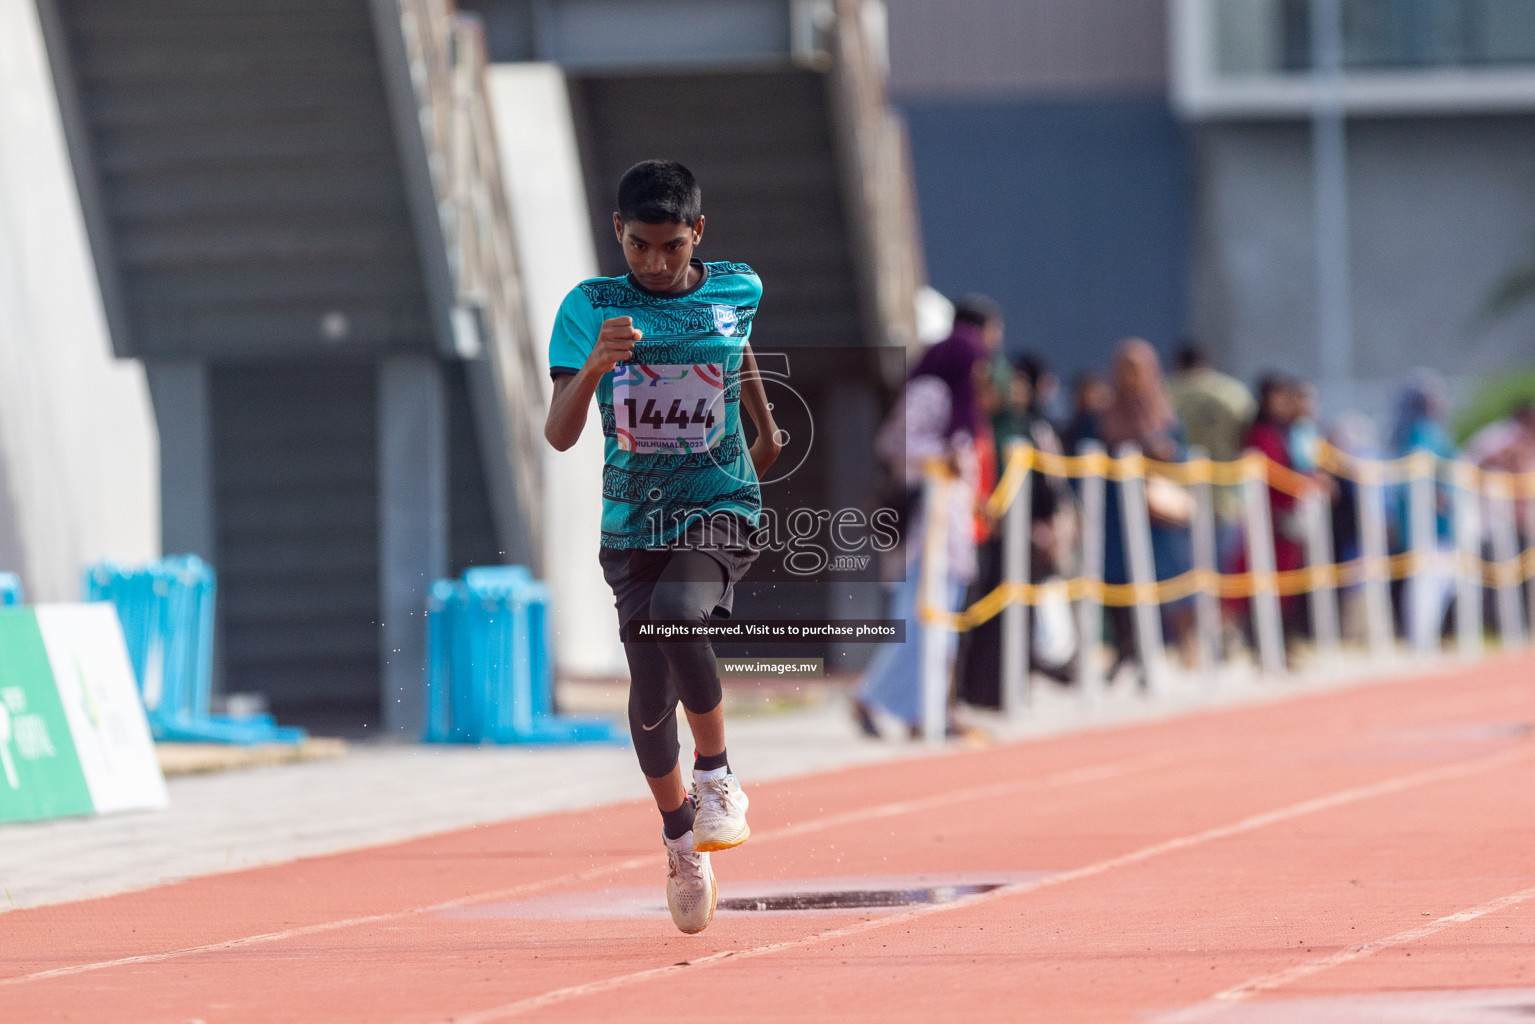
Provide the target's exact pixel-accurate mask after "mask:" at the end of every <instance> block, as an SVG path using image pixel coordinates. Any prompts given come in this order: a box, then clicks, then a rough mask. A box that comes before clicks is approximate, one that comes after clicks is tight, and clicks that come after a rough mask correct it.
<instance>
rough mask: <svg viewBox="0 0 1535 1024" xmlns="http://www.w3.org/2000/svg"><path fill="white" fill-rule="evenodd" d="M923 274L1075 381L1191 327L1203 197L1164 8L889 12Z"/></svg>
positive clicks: (1005, 4)
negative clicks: (1193, 247)
mask: <svg viewBox="0 0 1535 1024" xmlns="http://www.w3.org/2000/svg"><path fill="white" fill-rule="evenodd" d="M886 2H887V6H888V11H889V22H890V87H891V91H892V93H893V95H894V96H895V98H896V101H897V103H898V104H899V106H900V107H901V109H902V110H903V111H904V112H905V114H906V119H907V125H908V128H909V131H910V138H911V152H912V162H913V165H914V168H915V172H916V179H917V195H918V201H919V204H920V207H921V214H922V232H923V238H924V242H925V247H926V256H927V267H928V275H929V278H930V282H931V283H932V285H933V286H934V287H935V288H937V289H938V290H940V291H942V292H944V293H945V294H947V295H949V296H951V297H958V296H959V295H961V294H963V293H965V292H970V291H983V292H985V293H987V294H989V295H991V296H992V297H994V298H995V299H997V300H998V301H999V302H1000V303H1001V304H1002V305H1003V308H1004V309H1005V310H1006V312H1007V316H1008V325H1009V328H1008V346H1009V348H1010V349H1013V350H1015V351H1018V350H1031V351H1035V352H1039V353H1042V354H1044V355H1045V356H1046V358H1047V359H1049V360H1050V362H1051V363H1052V364H1053V365H1054V367H1055V369H1057V370H1058V371H1060V372H1063V373H1066V374H1068V375H1070V374H1074V373H1076V372H1078V371H1080V370H1083V369H1086V368H1089V367H1101V366H1103V365H1104V364H1105V363H1106V362H1107V360H1108V358H1109V355H1110V353H1111V352H1112V350H1113V348H1114V346H1115V345H1116V344H1117V343H1118V341H1119V339H1121V338H1123V337H1125V336H1126V335H1131V334H1138V335H1142V336H1144V337H1147V338H1148V339H1150V340H1151V341H1152V343H1153V344H1155V345H1157V346H1158V347H1159V348H1161V349H1162V350H1163V351H1164V352H1170V351H1171V349H1172V348H1173V346H1174V345H1175V343H1176V340H1177V338H1178V336H1179V335H1180V334H1182V333H1183V332H1184V330H1185V328H1186V326H1187V314H1186V304H1187V296H1188V281H1187V274H1188V266H1189V263H1190V245H1189V237H1190V231H1189V226H1190V223H1191V220H1192V212H1191V209H1192V196H1191V194H1190V185H1189V182H1190V175H1189V169H1188V151H1187V143H1186V140H1185V137H1184V129H1183V126H1182V125H1181V124H1180V123H1179V122H1178V121H1177V119H1176V118H1175V117H1174V116H1173V114H1172V111H1171V110H1170V109H1169V106H1168V99H1167V53H1168V46H1167V10H1166V0H1071V2H1065V0H942V2H938V0H886Z"/></svg>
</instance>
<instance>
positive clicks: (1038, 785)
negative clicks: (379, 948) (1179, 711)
mask: <svg viewBox="0 0 1535 1024" xmlns="http://www.w3.org/2000/svg"><path fill="white" fill-rule="evenodd" d="M1187 759H1188V758H1177V757H1174V756H1172V755H1168V754H1152V755H1149V756H1141V757H1135V758H1128V759H1125V760H1122V761H1108V762H1104V763H1102V764H1097V765H1089V766H1087V767H1084V768H1075V769H1072V770H1070V771H1065V772H1058V773H1056V774H1054V775H1047V776H1044V777H1042V778H1033V779H1019V780H1015V781H1012V782H996V783H990V784H988V785H982V786H972V787H970V788H968V789H959V790H952V791H949V792H944V793H938V794H934V795H933V796H930V797H919V798H916V799H912V800H898V801H893V802H891V803H886V804H880V805H878V806H876V807H866V808H862V809H860V810H856V811H847V812H843V813H840V814H829V815H826V816H825V817H821V818H813V819H811V820H809V821H803V822H798V823H793V824H789V825H785V826H783V827H782V828H776V829H769V830H767V831H764V832H758V833H755V834H753V836H752V842H753V843H764V842H773V841H775V840H779V839H792V838H795V837H797V836H803V835H809V834H811V833H814V832H822V831H825V830H827V829H832V828H838V827H841V826H844V825H850V824H856V823H858V822H863V821H873V820H878V819H880V818H890V817H896V816H899V815H903V814H911V813H914V812H918V811H924V810H929V809H932V808H936V807H942V806H946V805H949V804H953V803H958V802H965V801H974V800H986V799H992V798H995V797H998V796H1007V795H1010V794H1014V793H1022V792H1028V791H1029V790H1032V789H1056V788H1059V787H1062V786H1071V785H1078V784H1081V783H1086V782H1100V781H1103V780H1106V779H1113V778H1118V777H1121V776H1124V775H1128V774H1131V773H1132V772H1138V771H1144V770H1146V769H1148V768H1157V767H1162V766H1165V765H1167V764H1172V763H1176V762H1177V761H1179V760H1187ZM656 864H658V858H657V856H656V855H651V854H646V855H644V856H639V857H630V858H628V859H626V860H621V861H618V862H616V863H613V864H602V865H598V866H596V867H591V868H587V869H585V870H583V871H576V872H571V873H568V874H564V875H559V876H556V877H554V878H547V879H543V880H541V881H537V882H525V883H523V884H522V885H515V886H512V887H510V888H507V889H497V890H494V891H492V892H482V893H474V894H472V895H469V896H460V897H457V898H456V899H451V900H446V901H443V902H441V903H433V904H430V905H429V906H424V907H410V908H408V909H405V910H391V911H388V912H386V913H381V914H368V915H365V916H361V917H348V918H342V919H340V920H336V921H321V922H317V923H315V924H311V925H302V926H300V927H298V928H287V929H283V930H282V931H275V932H262V933H260V934H257V935H246V936H242V937H240V938H236V939H225V940H224V941H222V942H210V943H207V944H205V945H200V946H187V947H184V948H181V949H173V950H166V951H164V952H160V953H141V954H138V955H135V956H125V957H118V958H116V959H112V960H100V961H96V962H93V963H85V964H71V965H70V966H68V967H53V968H49V969H48V970H44V971H35V972H33V973H31V974H22V975H17V976H15V977H12V978H0V988H5V987H9V986H12V985H23V984H27V983H28V982H34V981H47V980H50V979H52V978H65V977H69V976H71V975H76V974H86V973H89V972H92V971H102V970H106V969H108V968H112V967H131V966H135V965H138V964H154V963H163V962H165V961H167V960H177V959H181V958H182V957H188V956H198V955H200V954H204V953H220V952H224V951H226V950H233V949H243V948H245V947H247V946H256V945H264V944H267V943H272V942H282V941H284V940H287V939H299V938H305V937H307V936H310V935H320V934H323V933H325V932H331V931H339V930H343V929H346V928H357V927H362V926H364V925H373V924H382V923H384V922H387V921H400V920H405V919H407V918H411V917H417V916H422V915H426V914H434V913H439V912H442V911H446V910H454V909H457V908H459V907H464V906H472V905H473V904H476V903H500V902H504V901H506V900H510V899H516V898H517V897H520V896H530V895H533V894H535V893H538V892H541V891H543V890H546V889H551V888H560V887H564V886H569V885H578V884H580V883H582V882H591V881H595V880H597V879H600V878H603V877H604V876H612V875H615V874H618V873H621V872H624V871H633V870H637V869H639V868H643V867H648V866H653V865H656Z"/></svg>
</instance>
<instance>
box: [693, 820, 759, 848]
mask: <svg viewBox="0 0 1535 1024" xmlns="http://www.w3.org/2000/svg"><path fill="white" fill-rule="evenodd" d="M751 837H752V830H751V826H750V825H748V826H746V831H745V832H743V833H741V838H740V839H732V840H730V841H728V842H727V841H725V840H723V839H710V840H708V841H707V842H702V843H698V842H695V843H694V844H693V849H694V850H695V851H697V852H698V853H719V852H720V851H721V850H733V849H735V848H736V847H737V846H740V845H741V844H742V843H744V842H746V841H747V840H748V839H750V838H751Z"/></svg>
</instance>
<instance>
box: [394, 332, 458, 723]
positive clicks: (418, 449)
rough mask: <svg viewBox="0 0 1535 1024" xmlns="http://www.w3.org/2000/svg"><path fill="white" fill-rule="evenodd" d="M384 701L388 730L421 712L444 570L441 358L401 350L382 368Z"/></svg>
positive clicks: (413, 720) (445, 446) (416, 718)
mask: <svg viewBox="0 0 1535 1024" xmlns="http://www.w3.org/2000/svg"><path fill="white" fill-rule="evenodd" d="M378 512H379V515H378V525H379V529H378V566H379V674H380V687H381V688H380V693H379V703H380V711H381V719H382V724H383V727H384V733H385V735H388V736H391V737H395V738H401V739H410V740H414V739H417V738H419V737H420V735H421V729H422V726H423V724H424V722H425V698H426V689H425V686H426V684H425V679H426V596H427V590H428V588H430V587H431V585H432V583H433V582H434V581H435V580H437V579H440V578H442V577H443V576H446V575H447V573H448V417H447V397H446V393H445V388H444V384H443V378H442V367H441V365H440V364H439V363H438V362H437V360H436V359H435V358H433V357H431V356H418V355H413V356H396V357H392V358H389V359H385V360H384V361H383V362H382V363H380V364H379V370H378Z"/></svg>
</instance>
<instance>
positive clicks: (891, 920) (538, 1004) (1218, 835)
mask: <svg viewBox="0 0 1535 1024" xmlns="http://www.w3.org/2000/svg"><path fill="white" fill-rule="evenodd" d="M1530 754H1531V750H1530V749H1529V748H1528V747H1521V748H1517V749H1514V750H1509V751H1504V752H1502V753H1499V754H1494V755H1491V756H1489V757H1482V758H1476V759H1474V760H1471V761H1462V762H1458V763H1456V764H1451V765H1445V766H1442V767H1439V768H1431V769H1427V770H1425V771H1421V772H1413V773H1411V774H1408V775H1399V776H1397V777H1395V778H1390V779H1384V780H1382V781H1380V782H1375V783H1371V784H1369V785H1365V786H1354V787H1351V788H1349V789H1344V790H1339V791H1338V792H1336V793H1330V794H1328V795H1326V796H1321V797H1314V798H1312V799H1310V800H1302V801H1300V802H1298V803H1293V804H1289V805H1287V806H1284V807H1280V808H1276V809H1275V810H1272V811H1265V812H1263V813H1261V814H1254V815H1250V816H1248V817H1246V818H1241V819H1239V820H1237V821H1234V822H1231V823H1229V824H1226V825H1217V826H1215V827H1213V828H1208V829H1204V830H1202V831H1200V832H1193V833H1190V834H1188V835H1184V836H1177V837H1175V838H1173V839H1166V840H1163V841H1162V842H1159V843H1152V844H1151V845H1149V846H1143V847H1141V848H1140V849H1138V850H1132V851H1130V852H1129V853H1124V854H1120V855H1119V856H1117V857H1109V858H1107V859H1105V860H1100V861H1096V862H1094V863H1092V864H1087V865H1084V866H1083V867H1080V868H1073V869H1071V870H1068V871H1062V872H1060V873H1058V874H1054V875H1050V876H1048V877H1045V878H1039V879H1033V880H1031V881H1028V882H1018V883H1015V884H1013V885H1004V886H1002V887H1000V888H997V889H993V890H991V891H990V892H987V893H981V894H978V895H976V896H971V897H969V898H967V899H962V900H956V901H955V902H953V903H938V904H930V905H928V906H923V907H918V908H917V909H915V910H909V911H904V912H902V913H899V914H890V915H887V916H885V917H877V918H872V919H869V920H865V921H860V922H858V923H857V924H853V925H846V926H844V927H841V928H832V929H829V930H827V931H823V932H815V933H812V934H810V935H803V936H800V937H799V938H795V939H784V940H780V941H778V942H770V943H766V944H764V945H761V946H752V947H748V948H746V949H738V950H721V951H720V952H717V953H713V954H710V955H708V956H704V957H700V958H699V959H697V960H690V961H684V962H683V963H680V964H668V965H666V966H662V967H651V968H647V969H644V970H640V971H634V972H631V973H628V974H619V975H614V976H613V977H610V978H604V979H601V980H599V981H593V982H587V983H585V984H581V985H569V986H566V987H563V988H557V989H552V990H550V991H548V992H544V993H541V994H540V995H536V996H529V997H526V998H523V999H519V1000H516V1001H515V1002H511V1003H506V1004H503V1005H501V1006H497V1007H492V1008H490V1009H486V1010H479V1011H474V1012H470V1013H467V1014H465V1013H456V1014H454V1015H452V1016H451V1017H446V1018H441V1019H440V1021H439V1024H493V1022H495V1021H500V1020H507V1019H509V1018H512V1017H520V1016H522V1015H524V1014H527V1013H531V1012H533V1011H535V1010H540V1009H543V1008H544V1007H547V1006H553V1005H555V1004H558V1003H563V1002H568V1001H570V1000H572V999H579V998H581V997H583V996H589V995H597V994H599V993H602V992H608V991H612V990H613V989H618V988H625V987H627V986H629V985H633V984H637V983H640V982H644V981H649V980H651V979H652V978H658V977H662V976H665V975H667V974H672V973H675V972H677V971H684V970H688V969H690V968H696V967H707V966H710V965H712V964H718V963H723V962H726V961H737V960H749V959H756V958H757V957H762V956H768V955H771V954H773V953H778V952H782V951H784V950H788V949H798V948H801V947H804V946H810V945H814V944H816V943H820V942H826V941H828V940H831V939H841V938H849V937H851V936H854V935H861V934H863V933H865V932H871V931H876V930H878V929H880V928H886V927H889V926H891V925H896V924H904V923H906V922H908V921H914V920H917V919H918V918H923V917H927V916H930V915H933V914H943V913H948V912H949V911H953V910H959V909H963V908H968V907H974V906H978V905H979V904H982V903H990V902H994V901H997V900H1003V899H1007V898H1009V897H1012V896H1022V895H1025V894H1028V893H1031V892H1036V891H1038V890H1040V889H1047V888H1051V887H1053V886H1057V885H1064V884H1066V883H1068V882H1075V881H1079V880H1081V879H1084V878H1092V877H1094V876H1096V875H1101V874H1105V873H1106V872H1109V871H1113V870H1115V869H1117V868H1122V867H1127V866H1129V865H1132V864H1139V863H1141V862H1143V861H1147V860H1151V859H1153V858H1155V857H1160V856H1162V855H1163V854H1167V853H1173V852H1176V851H1178V850H1185V849H1188V848H1190V847H1194V846H1201V845H1203V844H1205V843H1210V842H1215V841H1217V840H1220V839H1226V838H1229V837H1231V836H1236V835H1241V834H1243V833H1245V832H1252V831H1256V830H1257V829H1261V828H1265V827H1267V826H1269V825H1274V824H1278V823H1279V822H1283V821H1290V820H1292V819H1295V818H1301V817H1305V816H1306V815H1310V814H1316V813H1318V812H1321V811H1326V810H1332V809H1334V808H1337V807H1343V806H1346V805H1348V804H1352V803H1358V802H1360V801H1363V800H1369V799H1373V798H1375V797H1379V796H1389V795H1392V794H1395V793H1401V792H1404V791H1406V790H1410V789H1416V788H1417V787H1419V786H1425V785H1429V784H1431V783H1435V782H1445V781H1448V780H1451V779H1460V778H1466V777H1468V776H1471V775H1478V774H1480V773H1482V772H1486V771H1491V770H1492V769H1494V768H1499V767H1502V766H1504V765H1507V764H1511V763H1513V762H1515V761H1519V760H1523V759H1524V758H1527V757H1529V756H1530ZM1515 895H1516V896H1520V895H1522V894H1519V893H1516V894H1515ZM1509 898H1510V897H1505V898H1504V899H1509ZM1495 902H1496V901H1495ZM1487 912H1488V913H1490V912H1491V911H1487ZM1451 916H1452V917H1455V916H1457V915H1451ZM1468 920H1469V919H1468ZM1452 923H1453V922H1452ZM1446 926H1447V925H1446ZM1427 927H1430V926H1429V925H1422V926H1420V929H1421V928H1427ZM1415 930H1416V929H1415ZM1324 969H1325V968H1324Z"/></svg>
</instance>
